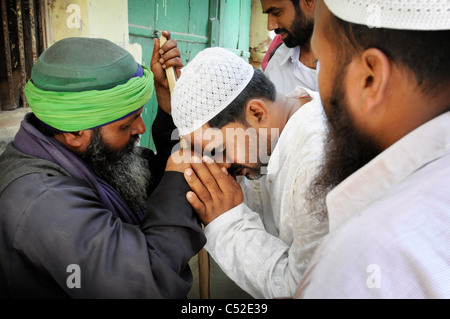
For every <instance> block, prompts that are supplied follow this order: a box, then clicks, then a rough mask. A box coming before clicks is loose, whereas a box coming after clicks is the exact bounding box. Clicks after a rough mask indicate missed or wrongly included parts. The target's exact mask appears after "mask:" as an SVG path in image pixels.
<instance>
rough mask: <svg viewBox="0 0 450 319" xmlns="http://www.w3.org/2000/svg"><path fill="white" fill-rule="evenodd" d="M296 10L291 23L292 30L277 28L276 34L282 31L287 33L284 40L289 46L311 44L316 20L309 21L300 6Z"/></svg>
mask: <svg viewBox="0 0 450 319" xmlns="http://www.w3.org/2000/svg"><path fill="white" fill-rule="evenodd" d="M295 10H296V15H295V19H294V21H293V22H292V25H291V30H292V31H288V30H285V29H277V30H275V33H276V34H279V33H281V32H286V33H287V36H286V38H285V39H284V40H283V41H284V44H286V46H287V47H288V48H294V47H296V46H302V45H305V44H309V41H310V39H311V36H312V33H313V29H314V21H308V19H307V18H306V16H305V14H304V13H303V12H302V11H301V9H300V8H299V9H297V8H296V9H295Z"/></svg>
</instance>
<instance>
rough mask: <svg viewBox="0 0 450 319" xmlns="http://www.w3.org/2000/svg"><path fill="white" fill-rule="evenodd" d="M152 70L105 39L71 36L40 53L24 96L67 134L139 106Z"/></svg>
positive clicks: (144, 99) (148, 92)
mask: <svg viewBox="0 0 450 319" xmlns="http://www.w3.org/2000/svg"><path fill="white" fill-rule="evenodd" d="M153 88H154V87H153V74H152V72H151V71H150V70H149V69H148V68H147V67H145V66H140V65H139V64H138V63H136V61H135V60H134V58H133V57H132V56H131V54H130V53H128V51H126V50H124V49H123V48H121V47H119V46H118V45H116V44H114V43H112V42H110V41H108V40H105V39H91V38H67V39H64V40H61V41H58V42H56V43H55V44H53V45H52V46H51V47H50V48H48V49H47V50H46V51H44V53H42V55H41V56H40V57H39V59H38V61H37V62H36V64H35V65H34V67H33V70H32V73H31V79H30V81H29V82H28V83H27V85H26V86H25V96H26V98H27V101H28V104H29V105H30V108H31V110H32V111H33V113H34V114H35V115H36V117H37V118H39V119H40V120H41V121H42V122H44V123H46V124H47V125H49V126H51V127H54V128H56V129H58V130H60V131H63V132H75V131H81V130H86V129H92V128H95V127H100V126H103V125H106V124H109V123H112V122H115V121H117V120H119V119H122V118H124V117H126V116H127V115H129V114H133V113H134V112H136V111H138V110H139V109H141V108H142V107H143V106H144V104H145V103H147V102H148V100H150V97H151V95H152V94H153Z"/></svg>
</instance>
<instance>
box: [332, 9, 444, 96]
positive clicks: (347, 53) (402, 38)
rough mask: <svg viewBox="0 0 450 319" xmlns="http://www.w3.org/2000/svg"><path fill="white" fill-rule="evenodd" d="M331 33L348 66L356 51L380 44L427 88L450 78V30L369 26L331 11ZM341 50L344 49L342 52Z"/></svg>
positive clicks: (433, 89)
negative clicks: (347, 19)
mask: <svg viewBox="0 0 450 319" xmlns="http://www.w3.org/2000/svg"><path fill="white" fill-rule="evenodd" d="M327 34H328V35H327V37H328V38H329V40H330V41H332V43H334V44H335V47H336V48H337V49H338V52H337V56H339V58H340V61H339V63H340V64H341V65H342V66H346V65H348V64H349V63H350V61H351V60H352V57H353V56H354V54H356V53H360V52H362V51H364V50H366V49H368V48H377V49H379V50H381V51H383V52H384V54H386V56H387V57H388V58H389V59H390V60H392V61H393V62H394V63H398V64H400V65H402V66H404V67H406V68H407V69H409V70H411V71H412V72H413V74H414V75H415V77H416V80H417V84H418V86H419V87H420V88H421V89H422V90H423V91H424V92H433V93H434V92H439V91H440V90H439V89H440V88H445V89H446V87H447V86H448V83H449V80H450V59H449V57H450V41H449V39H450V30H443V31H413V30H394V29H386V28H369V27H368V26H365V25H359V24H353V23H349V22H346V21H343V20H341V19H340V18H338V17H336V16H335V15H333V14H331V24H330V26H329V32H327ZM339 51H340V52H339Z"/></svg>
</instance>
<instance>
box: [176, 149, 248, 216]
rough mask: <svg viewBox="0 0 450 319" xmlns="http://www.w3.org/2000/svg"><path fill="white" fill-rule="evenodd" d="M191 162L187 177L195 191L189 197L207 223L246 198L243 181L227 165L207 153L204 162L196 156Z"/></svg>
mask: <svg viewBox="0 0 450 319" xmlns="http://www.w3.org/2000/svg"><path fill="white" fill-rule="evenodd" d="M191 165H192V169H187V170H186V171H185V174H184V177H185V179H186V181H187V182H188V184H189V186H190V187H191V189H192V190H193V191H192V192H189V193H187V195H186V198H187V200H188V201H189V203H190V204H191V205H192V207H193V208H194V209H195V211H196V212H197V214H198V216H199V217H200V219H201V220H202V222H203V224H204V225H208V224H209V223H210V222H212V221H213V220H214V219H216V218H217V217H219V216H220V215H222V214H223V213H225V212H227V211H229V210H230V209H232V208H234V207H236V206H238V205H239V204H241V203H242V202H243V201H244V194H243V193H242V189H241V187H240V185H239V184H238V183H237V182H236V180H235V179H234V178H233V177H232V176H231V175H229V174H228V171H227V170H226V169H225V168H224V167H223V168H220V167H219V165H217V164H216V162H214V161H213V160H212V159H210V158H208V157H204V158H203V162H202V160H200V158H199V157H197V156H194V157H193V158H192V162H191Z"/></svg>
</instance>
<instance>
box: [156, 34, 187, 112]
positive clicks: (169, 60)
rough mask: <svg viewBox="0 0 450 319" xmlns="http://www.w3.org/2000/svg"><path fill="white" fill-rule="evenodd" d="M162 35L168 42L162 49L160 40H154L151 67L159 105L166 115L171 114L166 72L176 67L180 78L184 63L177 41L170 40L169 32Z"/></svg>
mask: <svg viewBox="0 0 450 319" xmlns="http://www.w3.org/2000/svg"><path fill="white" fill-rule="evenodd" d="M162 34H163V36H165V37H166V39H167V42H166V43H165V44H164V45H163V46H162V48H160V42H159V39H156V38H155V39H153V42H154V46H153V55H152V60H151V62H150V67H151V70H152V72H153V77H154V82H155V90H156V98H157V99H158V104H159V106H160V107H161V108H162V109H163V110H164V111H165V112H166V113H168V114H171V107H170V91H169V81H168V80H167V76H166V71H165V70H166V69H168V68H170V67H174V68H175V71H176V73H177V76H178V77H180V76H181V69H182V68H183V61H182V60H181V52H180V50H179V49H178V47H177V41H175V40H174V39H171V38H170V32H169V31H163V32H162Z"/></svg>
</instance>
